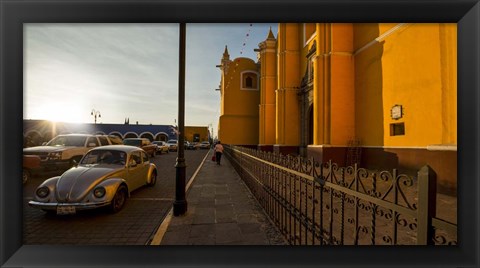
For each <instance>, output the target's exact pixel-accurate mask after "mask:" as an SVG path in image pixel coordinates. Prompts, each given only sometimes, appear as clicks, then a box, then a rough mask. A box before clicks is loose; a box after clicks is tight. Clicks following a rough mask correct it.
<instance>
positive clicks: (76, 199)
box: [28, 145, 158, 215]
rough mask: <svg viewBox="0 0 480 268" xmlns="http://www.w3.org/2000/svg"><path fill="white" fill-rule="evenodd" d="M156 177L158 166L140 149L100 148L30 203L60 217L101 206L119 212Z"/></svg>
mask: <svg viewBox="0 0 480 268" xmlns="http://www.w3.org/2000/svg"><path fill="white" fill-rule="evenodd" d="M157 174H158V171H157V167H156V166H155V164H153V163H151V162H150V160H149V158H148V156H147V154H146V153H145V151H144V150H142V149H140V148H138V147H135V146H127V145H110V146H102V147H97V148H94V149H92V150H90V151H89V152H88V153H87V154H86V155H85V156H84V157H83V158H82V160H81V161H80V163H79V164H78V165H77V166H75V167H72V168H71V169H69V170H67V171H66V172H65V173H63V174H62V175H61V176H56V177H53V178H50V179H48V180H46V181H44V182H43V183H42V184H40V185H39V186H38V187H37V189H36V191H35V194H34V197H33V200H31V201H29V203H28V204H29V205H30V206H31V207H34V208H38V209H42V210H44V211H46V212H50V213H56V214H57V215H64V214H75V213H76V212H77V211H80V210H87V209H95V208H100V207H108V208H109V209H110V210H111V211H112V212H118V211H120V210H121V209H122V208H123V206H124V205H125V202H126V200H127V198H128V197H129V196H130V193H131V192H132V191H134V190H136V189H138V188H140V187H142V186H144V185H148V186H154V185H155V183H156V182H157Z"/></svg>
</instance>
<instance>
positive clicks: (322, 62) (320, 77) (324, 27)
mask: <svg viewBox="0 0 480 268" xmlns="http://www.w3.org/2000/svg"><path fill="white" fill-rule="evenodd" d="M316 41H317V52H316V57H315V59H314V61H313V64H314V66H315V67H314V70H315V75H314V80H313V81H314V87H313V144H314V145H322V144H329V143H330V142H329V131H330V126H329V122H330V118H329V107H330V104H329V93H330V56H329V54H330V24H327V23H318V24H317V36H316Z"/></svg>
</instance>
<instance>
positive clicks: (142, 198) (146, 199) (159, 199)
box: [129, 197, 175, 201]
mask: <svg viewBox="0 0 480 268" xmlns="http://www.w3.org/2000/svg"><path fill="white" fill-rule="evenodd" d="M129 199H130V200H144V201H174V200H175V199H173V198H149V197H131V198H129Z"/></svg>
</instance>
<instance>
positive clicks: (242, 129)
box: [218, 58, 260, 145]
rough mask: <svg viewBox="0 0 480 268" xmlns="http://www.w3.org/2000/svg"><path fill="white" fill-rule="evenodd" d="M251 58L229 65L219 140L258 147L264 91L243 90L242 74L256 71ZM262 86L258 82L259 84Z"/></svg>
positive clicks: (224, 87) (224, 81) (223, 95)
mask: <svg viewBox="0 0 480 268" xmlns="http://www.w3.org/2000/svg"><path fill="white" fill-rule="evenodd" d="M257 68H258V67H257V65H256V64H255V62H254V61H253V60H251V59H247V58H237V59H235V60H233V61H231V62H230V63H229V66H228V71H227V72H226V73H224V76H223V79H222V81H223V85H222V89H221V94H222V96H221V101H222V104H223V109H222V111H221V115H220V121H219V130H218V138H219V139H220V140H221V141H222V143H225V144H244V145H246V144H251V145H253V144H255V145H256V144H258V104H259V101H260V91H259V90H258V89H257V90H252V89H242V81H241V77H242V73H243V72H245V71H251V72H256V73H257V77H259V73H258V69H257ZM255 85H257V86H258V81H257V82H256V83H255Z"/></svg>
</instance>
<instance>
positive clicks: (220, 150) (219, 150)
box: [213, 141, 223, 165]
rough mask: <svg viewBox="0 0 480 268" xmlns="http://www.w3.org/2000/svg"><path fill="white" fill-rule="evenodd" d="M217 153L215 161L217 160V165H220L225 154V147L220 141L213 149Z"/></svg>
mask: <svg viewBox="0 0 480 268" xmlns="http://www.w3.org/2000/svg"><path fill="white" fill-rule="evenodd" d="M213 150H214V151H215V160H217V165H220V160H221V159H222V154H223V145H222V143H221V142H220V141H217V144H215V147H214V149H213Z"/></svg>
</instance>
